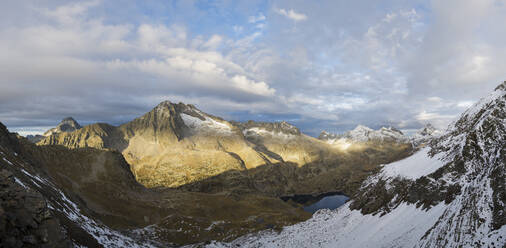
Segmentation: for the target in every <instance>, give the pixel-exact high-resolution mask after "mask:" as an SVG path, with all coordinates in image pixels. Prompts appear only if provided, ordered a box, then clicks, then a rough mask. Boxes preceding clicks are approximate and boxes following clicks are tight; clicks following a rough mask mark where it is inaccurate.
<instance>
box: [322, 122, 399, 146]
mask: <svg viewBox="0 0 506 248" xmlns="http://www.w3.org/2000/svg"><path fill="white" fill-rule="evenodd" d="M318 139H320V140H323V141H326V142H327V143H329V144H334V143H336V142H337V140H340V139H342V140H347V142H350V141H351V142H368V141H379V142H386V141H388V142H399V143H405V142H408V137H406V136H405V135H404V134H403V133H402V132H401V131H400V130H399V129H396V128H394V127H381V128H380V129H378V130H374V129H372V128H369V127H367V126H364V125H357V126H356V127H355V128H354V129H353V130H350V131H348V132H346V133H344V134H332V133H328V132H326V131H323V132H322V133H321V134H320V136H319V137H318Z"/></svg>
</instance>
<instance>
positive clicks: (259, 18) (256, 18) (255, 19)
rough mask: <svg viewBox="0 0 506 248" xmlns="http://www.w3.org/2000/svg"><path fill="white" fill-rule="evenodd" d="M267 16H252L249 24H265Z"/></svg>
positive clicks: (261, 14) (259, 14)
mask: <svg viewBox="0 0 506 248" xmlns="http://www.w3.org/2000/svg"><path fill="white" fill-rule="evenodd" d="M265 19H266V18H265V16H264V14H263V13H258V15H257V16H250V17H249V18H248V22H249V23H257V22H264V21H265Z"/></svg>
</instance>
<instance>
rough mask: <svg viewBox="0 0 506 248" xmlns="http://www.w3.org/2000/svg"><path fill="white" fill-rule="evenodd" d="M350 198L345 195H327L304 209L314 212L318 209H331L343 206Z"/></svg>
mask: <svg viewBox="0 0 506 248" xmlns="http://www.w3.org/2000/svg"><path fill="white" fill-rule="evenodd" d="M348 199H350V198H349V197H347V196H345V195H331V196H325V197H323V198H322V199H320V200H319V201H317V202H315V203H313V204H311V205H309V206H306V207H304V211H306V212H311V213H314V212H316V211H317V210H320V209H323V208H328V209H330V210H333V209H336V208H338V207H340V206H342V205H343V204H344V203H346V201H347V200H348Z"/></svg>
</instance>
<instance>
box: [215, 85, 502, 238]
mask: <svg viewBox="0 0 506 248" xmlns="http://www.w3.org/2000/svg"><path fill="white" fill-rule="evenodd" d="M505 178H506V82H505V83H502V84H501V85H499V86H498V87H497V88H496V90H495V91H494V92H493V93H492V94H490V95H489V96H487V97H485V98H483V99H481V100H480V101H479V102H478V103H477V104H475V105H474V106H473V107H471V108H470V109H468V110H467V111H466V112H464V113H463V114H462V115H461V117H460V118H459V119H458V120H457V121H456V122H454V123H452V124H450V126H449V128H448V130H447V131H446V132H444V133H443V134H442V135H440V136H438V137H437V138H434V139H432V140H431V141H430V142H429V144H428V145H427V146H426V147H425V148H423V149H421V150H420V151H418V152H417V153H415V154H414V155H413V156H410V157H408V158H406V159H403V160H400V161H397V162H394V163H391V164H386V165H384V166H383V167H382V169H381V170H380V171H378V173H377V174H375V175H373V176H371V177H369V178H368V179H367V180H366V181H365V182H364V183H363V185H362V187H361V188H360V189H359V190H358V191H357V193H356V194H355V195H354V196H352V198H351V201H350V202H348V203H347V204H346V205H344V206H343V207H341V208H339V209H337V210H336V211H321V212H319V213H317V214H316V215H314V216H313V217H312V218H311V219H310V220H308V221H306V222H303V223H300V224H297V225H294V226H291V227H287V228H285V229H284V230H283V231H282V232H280V233H271V232H266V233H262V234H259V235H251V236H247V237H244V238H240V239H238V240H236V241H234V242H232V243H231V244H223V245H221V244H214V247H220V246H225V247H229V246H234V245H237V244H240V245H241V246H242V247H261V246H267V245H268V246H273V247H274V246H276V247H309V246H312V245H314V244H319V246H321V247H340V246H342V247H497V248H499V247H505V245H506V182H505ZM385 227H386V228H385ZM371 241H373V242H372V243H371Z"/></svg>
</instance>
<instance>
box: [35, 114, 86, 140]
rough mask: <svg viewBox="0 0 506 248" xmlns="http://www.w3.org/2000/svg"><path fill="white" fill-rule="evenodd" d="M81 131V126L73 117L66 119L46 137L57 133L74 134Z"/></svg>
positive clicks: (49, 131)
mask: <svg viewBox="0 0 506 248" xmlns="http://www.w3.org/2000/svg"><path fill="white" fill-rule="evenodd" d="M77 129H81V125H79V123H77V121H76V120H74V118H72V117H65V118H64V119H63V120H62V121H61V122H60V123H59V124H58V125H57V126H56V127H54V128H51V129H49V130H47V131H46V132H45V133H44V136H50V135H52V134H55V133H62V132H73V131H75V130H77Z"/></svg>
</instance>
